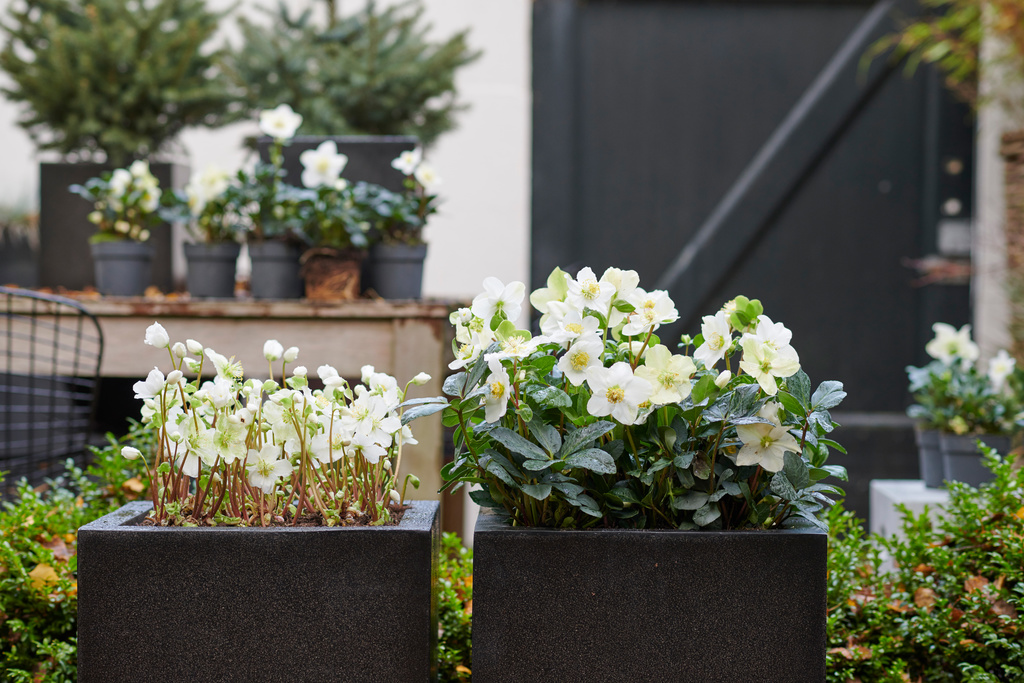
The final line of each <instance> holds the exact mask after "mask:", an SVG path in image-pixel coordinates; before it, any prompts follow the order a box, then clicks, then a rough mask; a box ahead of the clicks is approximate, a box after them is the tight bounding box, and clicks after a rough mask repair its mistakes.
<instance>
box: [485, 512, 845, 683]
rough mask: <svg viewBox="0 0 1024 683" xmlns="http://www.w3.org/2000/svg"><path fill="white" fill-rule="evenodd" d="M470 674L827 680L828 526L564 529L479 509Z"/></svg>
mask: <svg viewBox="0 0 1024 683" xmlns="http://www.w3.org/2000/svg"><path fill="white" fill-rule="evenodd" d="M473 543H474V549H473V554H474V576H473V681H474V683H489V682H491V681H510V682H511V681H516V682H522V681H640V680H644V681H728V682H732V681H772V682H773V683H789V682H791V683H811V682H818V681H824V680H825V644H826V639H825V610H826V593H825V572H826V566H825V556H826V546H827V539H826V536H825V534H823V533H821V532H817V531H804V530H801V531H762V532H742V531H731V532H689V531H625V530H621V531H620V530H594V531H558V530H552V529H526V528H522V527H519V528H513V527H510V526H509V525H508V524H507V523H505V522H504V521H503V518H501V517H498V516H496V515H491V514H483V515H481V516H480V518H479V520H478V521H477V525H476V534H475V536H474V541H473Z"/></svg>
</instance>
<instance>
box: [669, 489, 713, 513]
mask: <svg viewBox="0 0 1024 683" xmlns="http://www.w3.org/2000/svg"><path fill="white" fill-rule="evenodd" d="M708 498H709V496H708V494H706V493H704V492H702V491H688V492H687V493H685V494H683V495H681V496H677V497H676V498H673V499H672V507H673V508H675V509H676V510H699V509H700V508H702V507H703V506H704V504H705V503H707V502H708ZM716 509H717V508H716Z"/></svg>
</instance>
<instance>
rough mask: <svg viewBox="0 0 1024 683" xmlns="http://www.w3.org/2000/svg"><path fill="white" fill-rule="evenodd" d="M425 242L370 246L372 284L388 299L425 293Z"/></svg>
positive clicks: (414, 297) (408, 297)
mask: <svg viewBox="0 0 1024 683" xmlns="http://www.w3.org/2000/svg"><path fill="white" fill-rule="evenodd" d="M426 258H427V245H425V244H415V245H409V244H375V245H373V246H372V247H370V282H369V283H368V286H369V287H372V288H373V289H374V291H376V292H377V294H379V295H380V296H382V297H384V298H385V299H419V298H421V297H422V296H423V262H424V261H425V260H426Z"/></svg>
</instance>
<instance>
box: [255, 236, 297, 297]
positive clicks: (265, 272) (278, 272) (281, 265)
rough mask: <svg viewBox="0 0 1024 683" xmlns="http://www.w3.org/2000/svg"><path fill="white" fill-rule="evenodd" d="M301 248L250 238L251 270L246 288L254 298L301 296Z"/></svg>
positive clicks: (284, 243)
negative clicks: (251, 239) (256, 240)
mask: <svg viewBox="0 0 1024 683" xmlns="http://www.w3.org/2000/svg"><path fill="white" fill-rule="evenodd" d="M301 256H302V248H301V247H299V246H297V245H294V244H289V243H287V242H277V241H267V242H250V243H249V259H250V260H251V262H252V271H251V274H250V276H249V290H250V291H251V292H252V296H253V298H254V299H301V298H302V294H303V292H304V291H305V285H304V284H303V282H302V275H301V273H300V270H301V266H300V265H299V258H300V257H301Z"/></svg>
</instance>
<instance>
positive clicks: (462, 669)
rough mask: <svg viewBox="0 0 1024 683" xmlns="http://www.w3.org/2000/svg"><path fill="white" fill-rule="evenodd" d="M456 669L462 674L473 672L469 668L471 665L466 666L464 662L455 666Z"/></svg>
mask: <svg viewBox="0 0 1024 683" xmlns="http://www.w3.org/2000/svg"><path fill="white" fill-rule="evenodd" d="M455 670H456V671H458V672H459V673H460V674H472V673H473V672H472V671H470V670H469V667H467V666H464V665H462V664H459V665H458V666H457V667H455Z"/></svg>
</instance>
